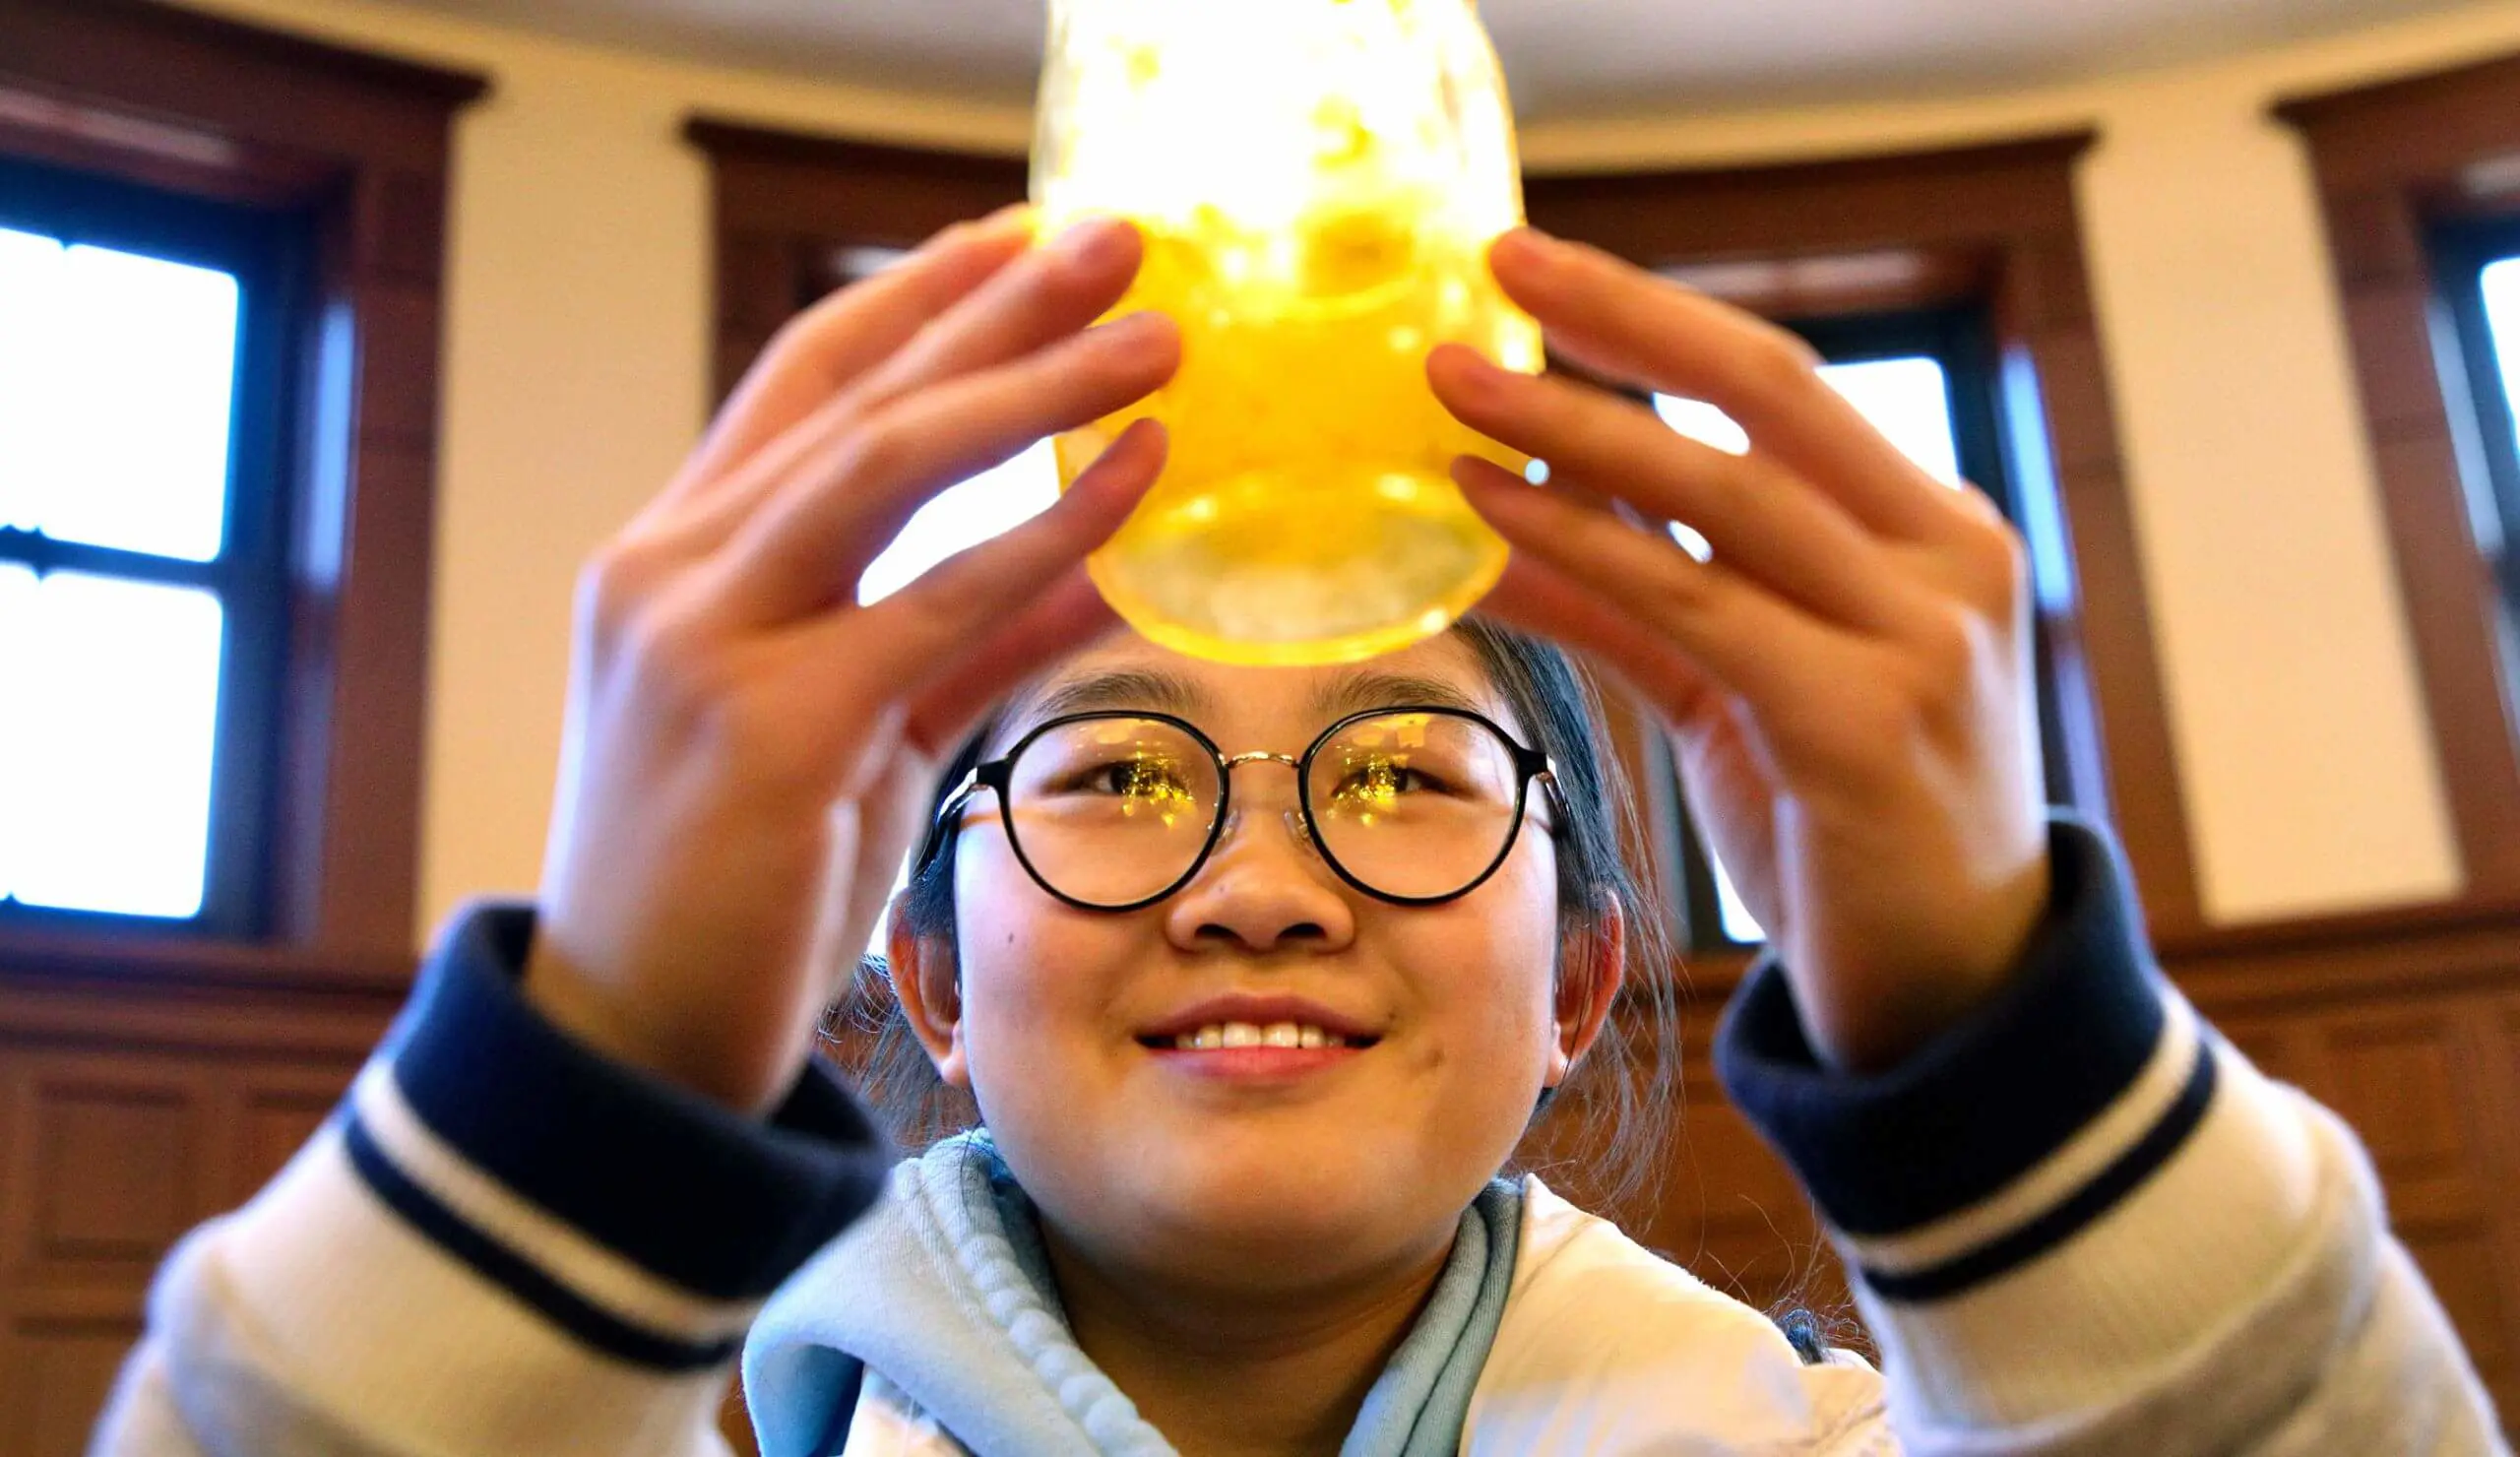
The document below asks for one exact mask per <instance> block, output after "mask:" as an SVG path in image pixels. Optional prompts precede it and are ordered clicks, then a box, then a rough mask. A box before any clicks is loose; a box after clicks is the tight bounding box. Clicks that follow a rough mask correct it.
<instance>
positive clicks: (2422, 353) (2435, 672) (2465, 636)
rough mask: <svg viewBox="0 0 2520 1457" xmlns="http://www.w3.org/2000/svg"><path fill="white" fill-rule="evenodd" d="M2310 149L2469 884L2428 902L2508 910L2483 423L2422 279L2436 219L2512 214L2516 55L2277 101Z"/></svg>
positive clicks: (2516, 211) (2510, 769) (2444, 321)
mask: <svg viewBox="0 0 2520 1457" xmlns="http://www.w3.org/2000/svg"><path fill="white" fill-rule="evenodd" d="M2272 114H2273V115H2274V117H2275V118H2276V119H2277V120H2279V121H2281V122H2282V123H2284V124H2285V125H2287V126H2289V127H2291V128H2292V129H2293V130H2294V131H2295V132H2296V133H2298V134H2299V136H2300V138H2301V141H2302V143H2303V144H2304V145H2305V147H2306V148H2307V150H2308V154H2309V158H2310V163H2311V166H2312V169H2313V171H2314V173H2315V175H2316V178H2317V183H2318V189H2319V201H2320V207H2321V211H2322V213H2323V214H2324V217H2325V221H2326V224H2327V232H2328V241H2329V248H2330V253H2331V260H2332V264H2333V268H2334V276H2335V281H2336V287H2337V291H2338V296H2339V298H2340V300H2341V302H2342V305H2343V312H2344V317H2345V325H2346V333H2347V336H2348V340H2349V342H2350V344H2351V347H2352V351H2353V360H2354V369H2355V374H2356V377H2357V383H2358V386H2359V388H2360V392H2361V404H2362V417H2363V423H2364V426H2365V428H2366V430H2367V432H2368V435H2369V439H2370V442H2371V451H2372V461H2373V465H2374V466H2375V468H2376V470H2377V472H2378V476H2379V485H2380V503H2381V510H2382V515H2383V519H2384V520H2385V521H2386V522H2387V525H2388V532H2389V543H2390V548H2391V551H2392V553H2393V556H2394V558H2395V563H2396V567H2397V576H2398V587H2399V592H2400V595H2401V597H2402V600H2403V601H2404V602H2405V608H2406V615H2407V624H2408V627H2409V630H2410V634H2411V636H2412V638H2413V641H2414V646H2415V658H2416V668H2417V672H2418V674H2419V677H2420V679H2421V681H2422V683H2423V685H2424V695H2425V708H2426V710H2427V711H2428V716H2429V719H2430V723H2431V731H2432V747H2433V752H2434V754H2435V755H2436V756H2437V758H2438V760H2439V763H2440V766H2441V775H2442V780H2443V786H2444V788H2445V789H2446V790H2447V796H2446V798H2447V803H2448V806H2449V809H2450V813H2451V816H2452V822H2453V825H2454V828H2455V832H2456V834H2457V838H2458V845H2459V855H2460V860H2461V862H2462V864H2463V866H2464V867H2465V872H2466V883H2465V887H2464V889H2463V891H2462V892H2461V894H2460V895H2459V896H2458V897H2457V898H2456V900H2455V901H2454V902H2453V903H2452V904H2451V905H2449V906H2446V907H2437V908H2434V910H2435V912H2436V913H2437V914H2462V913H2465V912H2474V911H2477V910H2480V909H2489V908H2500V909H2502V910H2504V911H2506V912H2511V913H2520V740H2515V724H2514V707H2513V700H2512V697H2511V694H2510V692H2509V691H2508V686H2509V685H2508V684H2506V682H2505V680H2504V666H2503V664H2504V658H2503V652H2504V649H2503V644H2502V642H2501V636H2502V630H2503V629H2502V625H2501V624H2502V616H2503V607H2502V604H2501V602H2500V601H2499V600H2498V592H2497V586H2496V583H2495V581H2494V577H2493V573H2492V570H2491V566H2490V563H2489V562H2488V558H2487V554H2486V553H2485V552H2484V551H2483V550H2482V549H2481V548H2480V544H2479V541H2478V538H2477V535H2476V530H2475V527H2474V524H2473V522H2472V520H2471V518H2470V515H2469V510H2470V507H2469V491H2470V489H2471V488H2472V487H2473V488H2475V489H2477V490H2479V491H2486V490H2489V488H2490V487H2489V485H2488V481H2487V479H2486V476H2485V474H2484V473H2485V472H2486V471H2487V469H2488V468H2487V465H2486V460H2487V455H2486V448H2485V442H2484V436H2483V433H2482V425H2481V419H2480V416H2479V413H2478V412H2477V411H2476V410H2475V409H2474V408H2473V402H2472V401H2471V400H2470V398H2469V375H2468V372H2467V369H2466V366H2465V364H2464V362H2463V361H2462V360H2461V359H2460V357H2459V348H2460V347H2459V344H2458V342H2457V340H2456V339H2455V337H2454V331H2453V330H2452V329H2451V328H2450V327H2449V323H2448V307H2447V304H2446V301H2445V299H2444V297H2443V289H2444V281H2443V280H2442V279H2440V278H2439V277H2437V276H2436V268H2435V261H2434V254H2433V247H2432V236H2431V235H2432V232H2433V230H2434V229H2435V228H2437V227H2439V226H2441V225H2443V224H2446V223H2453V222H2459V221H2461V220H2466V219H2473V218H2477V217H2481V216H2491V215H2494V214H2504V215H2512V216H2520V56H2506V57H2501V58H2498V59H2493V60H2488V61H2483V62H2479V63H2476V64H2473V65H2466V66H2461V67H2458V68H2456V69H2453V70H2448V71H2441V72H2436V73H2433V74H2429V75H2424V76H2416V77H2409V78H2403V79H2399V80H2394V81H2389V82H2385V83H2382V84H2380V85H2376V86H2362V87H2356V88H2353V89H2350V90H2344V91H2331V92H2324V93H2319V94H2315V95H2296V96H2290V97H2286V98H2284V99H2282V100H2279V101H2278V102H2277V103H2276V104H2275V105H2274V107H2273V108H2272Z"/></svg>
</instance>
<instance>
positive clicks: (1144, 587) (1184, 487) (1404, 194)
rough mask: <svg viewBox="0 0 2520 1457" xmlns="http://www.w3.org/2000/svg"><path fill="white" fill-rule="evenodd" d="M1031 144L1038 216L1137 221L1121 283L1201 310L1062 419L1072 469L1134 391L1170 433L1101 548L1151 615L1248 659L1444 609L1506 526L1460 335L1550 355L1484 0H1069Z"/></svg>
mask: <svg viewBox="0 0 2520 1457" xmlns="http://www.w3.org/2000/svg"><path fill="white" fill-rule="evenodd" d="M1040 99H1041V104H1040V123H1039V128H1040V130H1039V135H1038V138H1037V142H1036V146H1035V150H1034V158H1033V201H1034V202H1035V203H1036V204H1037V205H1038V207H1039V209H1040V225H1041V227H1042V228H1043V229H1044V231H1045V232H1047V231H1051V230H1055V229H1057V228H1059V227H1062V226H1064V225H1066V224H1067V223H1069V222H1074V221H1075V220H1076V219H1078V218H1080V217H1083V216H1086V215H1089V214H1103V215H1118V216H1121V217H1126V218H1129V219H1131V220H1133V221H1135V222H1137V223H1138V224H1139V225H1140V226H1141V227H1142V228H1143V229H1144V231H1145V233H1146V238H1147V258H1146V265H1145V267H1144V269H1143V270H1142V271H1141V273H1140V275H1139V277H1138V281H1137V284H1136V286H1135V287H1134V288H1133V289H1132V290H1131V292H1130V293H1129V295H1128V297H1127V298H1125V299H1123V300H1122V301H1121V303H1120V305H1119V308H1118V310H1117V311H1116V312H1121V313H1126V312H1130V311H1134V310H1137V309H1159V310H1162V311H1163V312H1165V313H1166V314H1169V315H1171V316H1172V318H1174V319H1175V320H1176V321H1178V323H1179V324H1180V326H1181V331H1182V336H1183V352H1182V366H1181V371H1180V373H1179V375H1178V376H1177V377H1176V378H1175V379H1174V380H1173V382H1172V383H1171V384H1170V385H1168V386H1167V387H1166V388H1165V389H1164V390H1163V391H1162V392H1160V393H1159V394H1158V395H1156V396H1155V397H1154V398H1153V399H1152V400H1151V401H1149V402H1148V403H1147V405H1146V406H1145V407H1144V408H1143V409H1141V410H1139V411H1135V412H1131V413H1130V414H1128V415H1125V416H1120V417H1115V418H1112V419H1107V420H1103V421H1101V422H1100V423H1098V424H1097V425H1096V426H1094V427H1092V428H1089V429H1085V430H1080V431H1076V432H1074V433H1072V434H1070V435H1067V436H1064V437H1062V438H1061V439H1060V440H1059V441H1058V443H1057V449H1058V457H1059V476H1060V483H1061V488H1062V489H1064V488H1065V487H1066V486H1067V485H1068V484H1071V483H1073V482H1074V480H1075V479H1076V476H1077V475H1078V474H1079V473H1080V472H1081V471H1082V470H1083V469H1084V468H1085V467H1086V465H1088V464H1089V463H1090V462H1091V461H1092V460H1093V459H1094V457H1095V456H1096V455H1097V454H1098V453H1100V452H1101V450H1102V449H1103V446H1104V445H1105V444H1106V443H1107V442H1109V441H1110V440H1111V439H1112V438H1113V437H1114V436H1116V435H1117V434H1118V433H1119V431H1120V429H1121V428H1122V427H1123V426H1124V425H1126V424H1127V423H1128V421H1129V420H1130V419H1132V418H1135V417H1136V416H1137V415H1139V414H1152V415H1153V416H1155V417H1156V418H1157V419H1159V420H1161V421H1163V423H1164V424H1165V425H1166V428H1167V430H1168V431H1169V433H1170V436H1171V456H1170V459H1169V461H1168V462H1167V464H1166V468H1165V473H1164V476H1163V478H1162V479H1161V480H1159V481H1158V482H1157V484H1156V486H1155V488H1154V491H1153V492H1152V493H1151V494H1150V495H1149V496H1148V498H1147V499H1146V501H1145V502H1144V503H1143V504H1142V505H1141V506H1140V507H1139V509H1138V511H1137V513H1136V514H1135V515H1134V516H1133V517H1131V518H1130V520H1129V522H1128V524H1127V526H1125V527H1124V528H1123V529H1122V530H1121V532H1120V534H1119V535H1118V536H1117V537H1116V538H1113V539H1112V540H1111V542H1110V543H1109V544H1108V545H1106V546H1105V547H1104V548H1103V550H1101V551H1100V552H1097V553H1096V554H1095V557H1094V559H1093V560H1092V562H1091V563H1090V570H1091V571H1092V573H1093V576H1094V580H1095V582H1096V584H1097V585H1098V586H1100V587H1101V589H1102V592H1103V597H1104V598H1105V599H1106V600H1107V601H1108V602H1110V603H1111V605H1112V607H1113V608H1114V609H1115V610H1117V611H1118V612H1119V614H1120V615H1121V616H1122V617H1123V618H1125V619H1127V621H1128V622H1129V623H1130V624H1131V625H1132V626H1134V627H1136V628H1137V629H1138V630H1139V631H1140V632H1142V633H1144V634H1145V635H1146V636H1147V637H1149V638H1151V639H1153V640H1155V641H1157V642H1160V643H1163V644H1165V645H1166V646H1168V647H1171V648H1175V649H1177V650H1179V651H1181V652H1184V653H1189V654H1194V655H1196V656H1199V657H1202V658H1209V659H1214V660H1219V661H1223V662H1228V663H1242V664H1262V665H1295V664H1324V663H1347V662H1355V661H1356V660H1359V659H1363V658H1369V657H1373V656H1375V655H1376V654H1380V653H1385V652H1389V651H1391V650H1393V649H1395V648H1400V647H1405V646H1407V645H1408V644H1410V643H1413V642H1416V641H1418V640H1419V639H1421V638H1425V637H1428V636H1431V635H1433V634H1435V633H1437V632H1440V631H1442V630H1443V629H1444V628H1445V627H1446V626H1447V625H1448V624H1450V623H1451V622H1452V621H1453V619H1455V618H1456V617H1458V616H1460V615H1461V614H1462V613H1463V612H1465V611H1467V610H1468V609H1469V608H1470V606H1471V604H1472V603H1474V602H1477V601H1478V600H1479V599H1480V598H1481V596H1482V595H1484V594H1485V593H1486V591H1487V589H1488V588H1490V587H1491V586H1493V585H1495V582H1496V578H1497V576H1498V575H1499V574H1500V573H1501V572H1503V570H1504V566H1505V543H1504V541H1503V540H1502V539H1501V538H1498V537H1497V536H1496V535H1495V534H1494V533H1493V532H1491V531H1490V530H1488V528H1487V526H1486V524H1485V523H1483V522H1481V520H1480V519H1479V517H1478V515H1477V514H1476V513H1474V512H1473V511H1472V510H1471V509H1470V508H1469V506H1468V505H1467V504H1466V503H1465V502H1464V501H1463V500H1462V498H1461V494H1460V492H1459V491H1458V490H1457V489H1455V487H1454V486H1453V484H1452V481H1451V478H1450V476H1449V475H1448V468H1449V466H1450V464H1451V462H1452V460H1453V458H1454V457H1455V456H1457V455H1460V454H1462V453H1464V452H1478V453H1481V454H1484V455H1486V456H1488V457H1490V458H1491V459H1494V460H1496V461H1499V462H1501V463H1503V464H1505V465H1507V466H1508V467H1509V468H1510V469H1514V470H1518V471H1519V470H1521V469H1522V468H1523V465H1524V462H1523V461H1522V459H1521V458H1520V457H1518V456H1515V455H1513V454H1511V453H1510V452H1507V451H1505V450H1503V449H1502V448H1500V447H1498V446H1496V445H1494V444H1493V443H1491V442H1489V441H1486V440H1484V439H1483V438H1481V436H1479V435H1477V434H1476V433H1474V432H1473V431H1471V430H1470V429H1468V428H1467V427H1465V426H1463V425H1462V424H1460V423H1459V422H1458V421H1456V420H1454V419H1453V418H1452V417H1451V415H1450V414H1448V413H1447V412H1445V411H1444V410H1443V408H1442V407H1441V406H1440V405H1438V404H1436V402H1435V399H1434V396H1433V394H1432V393H1431V392H1430V391H1429V390H1428V388H1427V386H1426V380H1425V360H1426V353H1427V350H1428V349H1430V348H1433V347H1434V345H1436V344H1437V343H1439V342H1442V341H1446V340H1456V341H1460V342H1463V343H1466V344H1470V345H1472V346H1475V347H1477V348H1480V349H1481V350H1482V351H1483V352H1485V353H1486V354H1487V355H1488V356H1489V357H1491V358H1493V359H1495V360H1497V361H1498V362H1499V363H1501V364H1504V365H1506V366H1507V367H1509V368H1514V369H1521V370H1525V371H1536V370H1538V369H1539V368H1540V366H1541V353H1542V351H1541V338H1540V331H1539V328H1538V326H1536V325H1535V324H1534V323H1533V322H1532V321H1531V319H1530V318H1529V317H1528V316H1526V315H1524V314H1523V313H1522V312H1521V311H1520V310H1519V309H1516V308H1515V307H1513V306H1512V305H1511V304H1510V303H1508V302H1507V301H1506V300H1505V298H1504V297H1503V295H1502V294H1501V293H1500V292H1499V291H1498V289H1497V287H1496V285H1495V283H1494V281H1493V280H1492V279H1491V278H1490V277H1489V275H1488V272H1487V268H1486V261H1485V252H1486V246H1487V244H1488V243H1489V242H1490V241H1491V240H1493V239H1494V238H1495V237H1496V236H1497V235H1498V234H1499V233H1501V232H1503V231H1505V230H1506V229H1508V228H1510V227H1512V226H1514V225H1515V224H1516V223H1518V222H1521V221H1522V190H1521V180H1520V177H1521V174H1520V169H1519V167H1518V165H1517V163H1516V159H1515V154H1514V138H1513V124H1512V113H1511V111H1510V110H1509V108H1508V106H1507V103H1506V97H1505V86H1504V81H1503V77H1502V74H1501V72H1500V71H1499V69H1498V67H1497V64H1496V56H1495V51H1494V49H1493V48H1492V47H1491V46H1490V45H1489V43H1488V39H1487V35H1486V32H1485V31H1484V30H1483V29H1482V28H1481V25H1480V23H1479V18H1478V14H1477V12H1476V9H1475V8H1474V0H1051V5H1050V47H1049V59H1048V63H1047V67H1046V69H1045V71H1044V73H1043V77H1042V86H1041V98H1040Z"/></svg>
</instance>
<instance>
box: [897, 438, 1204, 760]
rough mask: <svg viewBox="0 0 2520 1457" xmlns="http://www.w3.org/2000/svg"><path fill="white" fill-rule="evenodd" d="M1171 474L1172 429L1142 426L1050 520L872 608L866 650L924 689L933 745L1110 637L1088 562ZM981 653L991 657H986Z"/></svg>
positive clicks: (1111, 449)
mask: <svg viewBox="0 0 2520 1457" xmlns="http://www.w3.org/2000/svg"><path fill="white" fill-rule="evenodd" d="M1162 472H1165V428H1162V426H1157V423H1154V421H1137V423H1134V426H1129V428H1126V431H1121V436H1119V439H1116V441H1111V446H1108V449H1106V451H1103V454H1102V456H1099V459H1097V462H1094V464H1091V467H1086V472H1084V474H1081V476H1079V479H1076V484H1074V486H1068V491H1066V494H1063V496H1058V504H1053V507H1051V509H1045V512H1040V514H1039V517H1034V519H1031V522H1023V525H1021V527H1016V530H1011V532H1005V535H1003V537H993V539H988V542H980V544H977V547H971V549H965V552H958V554H953V557H948V559H945V562H940V565H937V567H932V570H930V572H927V575H922V577H919V580H914V582H910V585H908V588H902V590H900V593H895V595H892V598H885V600H882V602H877V605H874V607H867V612H864V617H867V622H864V625H862V628H859V638H862V640H872V643H874V646H877V648H874V653H877V663H872V668H877V670H879V673H887V675H890V680H905V683H913V685H914V691H913V701H914V703H917V711H914V714H917V716H919V724H922V726H925V731H932V733H937V738H935V743H942V741H945V738H948V733H945V731H948V729H955V726H960V721H963V716H971V714H977V711H980V709H985V706H988V703H990V701H995V698H998V696H1003V693H1005V691H1008V688H1013V685H1016V683H1021V680H1023V678H1028V675H1034V673H1039V670H1040V668H1043V663H1048V661H1053V658H1056V656H1061V653H1066V651H1071V648H1076V646H1081V643H1084V640H1091V638H1094V635H1097V633H1103V630H1108V628H1111V622H1114V620H1116V617H1111V610H1108V607H1106V605H1102V598H1099V595H1091V582H1084V567H1081V562H1084V557H1086V554H1089V552H1094V549H1097V547H1102V544H1103V542H1108V539H1111V535H1114V532H1119V527H1121V522H1126V519H1129V512H1131V509H1137V502H1139V499H1142V496H1144V494H1147V486H1152V484H1154V479H1157V476H1160V474H1162ZM1076 582H1084V585H1086V590H1089V595H1091V598H1094V600H1091V602H1086V600H1084V598H1079V595H1076ZM1051 588H1061V593H1056V595H1051ZM1008 622H1016V628H1008ZM973 643H988V646H985V648H982V651H977V653H976V651H973V648H971V646H973Z"/></svg>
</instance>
